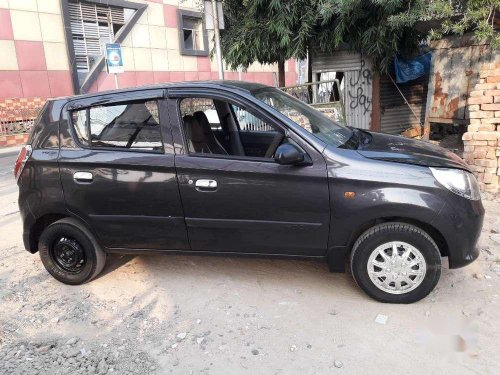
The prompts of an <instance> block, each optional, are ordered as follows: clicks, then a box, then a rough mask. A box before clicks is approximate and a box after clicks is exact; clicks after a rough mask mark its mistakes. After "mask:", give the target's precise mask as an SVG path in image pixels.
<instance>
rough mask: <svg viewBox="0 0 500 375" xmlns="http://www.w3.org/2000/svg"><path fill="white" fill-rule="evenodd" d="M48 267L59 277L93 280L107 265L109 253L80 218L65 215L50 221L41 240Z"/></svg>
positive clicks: (73, 282)
mask: <svg viewBox="0 0 500 375" xmlns="http://www.w3.org/2000/svg"><path fill="white" fill-rule="evenodd" d="M38 251H39V253H40V258H41V260H42V263H43V265H44V267H45V269H46V270H47V271H48V272H49V273H50V274H51V275H52V276H53V277H54V278H56V279H57V280H59V281H61V282H63V283H65V284H71V285H78V284H83V283H86V282H88V281H90V280H92V279H93V278H94V277H95V276H97V274H99V272H101V270H102V269H103V267H104V263H105V261H106V254H105V253H104V251H103V250H102V249H101V247H100V246H99V244H98V243H97V241H96V239H95V237H94V236H93V235H92V233H91V232H90V231H89V230H88V229H87V228H86V227H85V226H84V225H83V224H81V223H80V222H79V221H77V220H76V219H72V218H65V219H61V220H58V221H56V222H55V223H52V224H50V225H49V226H48V227H47V228H45V230H44V231H43V232H42V235H41V236H40V240H39V241H38Z"/></svg>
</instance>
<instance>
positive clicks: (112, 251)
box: [104, 248, 326, 259]
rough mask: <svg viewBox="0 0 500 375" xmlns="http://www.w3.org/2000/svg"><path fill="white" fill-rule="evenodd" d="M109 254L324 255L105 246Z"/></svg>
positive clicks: (298, 256)
mask: <svg viewBox="0 0 500 375" xmlns="http://www.w3.org/2000/svg"><path fill="white" fill-rule="evenodd" d="M104 251H105V252H106V253H109V254H134V255H157V254H172V255H214V256H238V257H239V256H242V257H257V258H293V259H325V258H326V253H325V255H299V254H273V253H241V252H232V251H199V250H197V251H195V250H159V249H128V248H105V249H104Z"/></svg>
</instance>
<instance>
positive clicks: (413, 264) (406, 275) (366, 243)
mask: <svg viewBox="0 0 500 375" xmlns="http://www.w3.org/2000/svg"><path fill="white" fill-rule="evenodd" d="M351 271H352V274H353V277H354V280H356V283H357V284H358V285H359V286H360V287H361V288H362V289H363V290H364V291H365V292H366V293H367V294H368V295H369V296H371V297H372V298H374V299H376V300H378V301H381V302H389V303H412V302H416V301H418V300H420V299H422V298H424V297H425V296H427V295H428V294H429V293H430V292H431V291H432V290H433V289H434V287H435V286H436V284H437V282H438V280H439V277H440V275H441V255H440V253H439V249H438V247H437V245H436V243H435V242H434V240H433V239H432V238H431V237H430V236H429V235H428V234H427V233H426V232H424V231H423V230H422V229H420V228H418V227H416V226H414V225H411V224H406V223H384V224H380V225H376V226H374V227H373V228H370V229H368V230H367V231H366V232H365V233H363V234H362V235H361V236H360V237H359V238H358V240H357V241H356V243H355V244H354V247H353V250H352V252H351Z"/></svg>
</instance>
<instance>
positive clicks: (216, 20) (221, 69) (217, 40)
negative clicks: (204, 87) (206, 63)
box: [212, 0, 224, 79]
mask: <svg viewBox="0 0 500 375" xmlns="http://www.w3.org/2000/svg"><path fill="white" fill-rule="evenodd" d="M212 15H213V21H214V33H215V52H216V55H217V68H218V70H219V79H224V66H223V65H222V51H221V48H220V33H219V14H218V12H217V1H216V0H212Z"/></svg>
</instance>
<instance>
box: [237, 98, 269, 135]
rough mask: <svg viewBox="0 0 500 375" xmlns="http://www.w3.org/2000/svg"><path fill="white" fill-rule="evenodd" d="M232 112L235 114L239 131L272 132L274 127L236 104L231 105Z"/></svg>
mask: <svg viewBox="0 0 500 375" xmlns="http://www.w3.org/2000/svg"><path fill="white" fill-rule="evenodd" d="M232 107H233V111H234V114H235V115H236V120H237V121H238V125H239V126H240V131H242V132H257V131H261V132H273V131H275V128H274V127H273V126H271V125H268V124H266V123H265V122H264V121H262V120H261V119H260V118H258V117H256V116H254V115H252V114H251V113H250V112H248V111H247V110H245V109H243V108H241V107H239V106H237V105H234V104H233V105H232Z"/></svg>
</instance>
